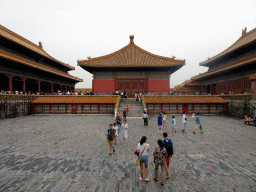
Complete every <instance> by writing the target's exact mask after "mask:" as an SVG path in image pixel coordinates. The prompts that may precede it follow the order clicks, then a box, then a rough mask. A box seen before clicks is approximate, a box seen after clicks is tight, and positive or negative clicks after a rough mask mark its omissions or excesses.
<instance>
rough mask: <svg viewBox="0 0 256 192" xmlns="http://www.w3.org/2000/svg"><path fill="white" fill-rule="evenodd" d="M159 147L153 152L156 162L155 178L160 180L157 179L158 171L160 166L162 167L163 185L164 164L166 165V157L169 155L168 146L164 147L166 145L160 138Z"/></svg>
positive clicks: (162, 179) (162, 183)
mask: <svg viewBox="0 0 256 192" xmlns="http://www.w3.org/2000/svg"><path fill="white" fill-rule="evenodd" d="M157 143H158V147H156V148H155V151H154V153H153V156H154V163H155V177H154V178H153V179H154V180H155V181H158V179H157V172H158V167H159V166H160V167H161V185H162V186H163V185H164V167H165V166H164V165H165V157H166V155H167V153H166V148H164V145H163V143H162V140H161V139H159V140H158V141H157Z"/></svg>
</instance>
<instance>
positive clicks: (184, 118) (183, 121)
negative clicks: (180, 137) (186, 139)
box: [182, 111, 187, 133]
mask: <svg viewBox="0 0 256 192" xmlns="http://www.w3.org/2000/svg"><path fill="white" fill-rule="evenodd" d="M182 123H183V124H184V128H183V129H182V132H183V133H185V131H186V128H187V116H186V112H185V111H184V112H183V116H182Z"/></svg>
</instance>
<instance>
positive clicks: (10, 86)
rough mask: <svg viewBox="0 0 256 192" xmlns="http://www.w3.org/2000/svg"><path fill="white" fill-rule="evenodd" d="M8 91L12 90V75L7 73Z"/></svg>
mask: <svg viewBox="0 0 256 192" xmlns="http://www.w3.org/2000/svg"><path fill="white" fill-rule="evenodd" d="M9 91H12V75H9Z"/></svg>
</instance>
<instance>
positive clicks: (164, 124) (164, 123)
mask: <svg viewBox="0 0 256 192" xmlns="http://www.w3.org/2000/svg"><path fill="white" fill-rule="evenodd" d="M164 126H165V127H166V128H167V124H166V113H165V112H164V115H163V128H164Z"/></svg>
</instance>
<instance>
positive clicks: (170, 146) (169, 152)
mask: <svg viewBox="0 0 256 192" xmlns="http://www.w3.org/2000/svg"><path fill="white" fill-rule="evenodd" d="M163 138H164V140H163V146H164V148H165V149H166V152H167V155H166V157H165V171H166V179H168V178H169V176H170V175H169V166H170V159H171V157H172V155H173V142H172V140H171V139H168V134H167V133H166V132H165V133H163Z"/></svg>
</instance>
